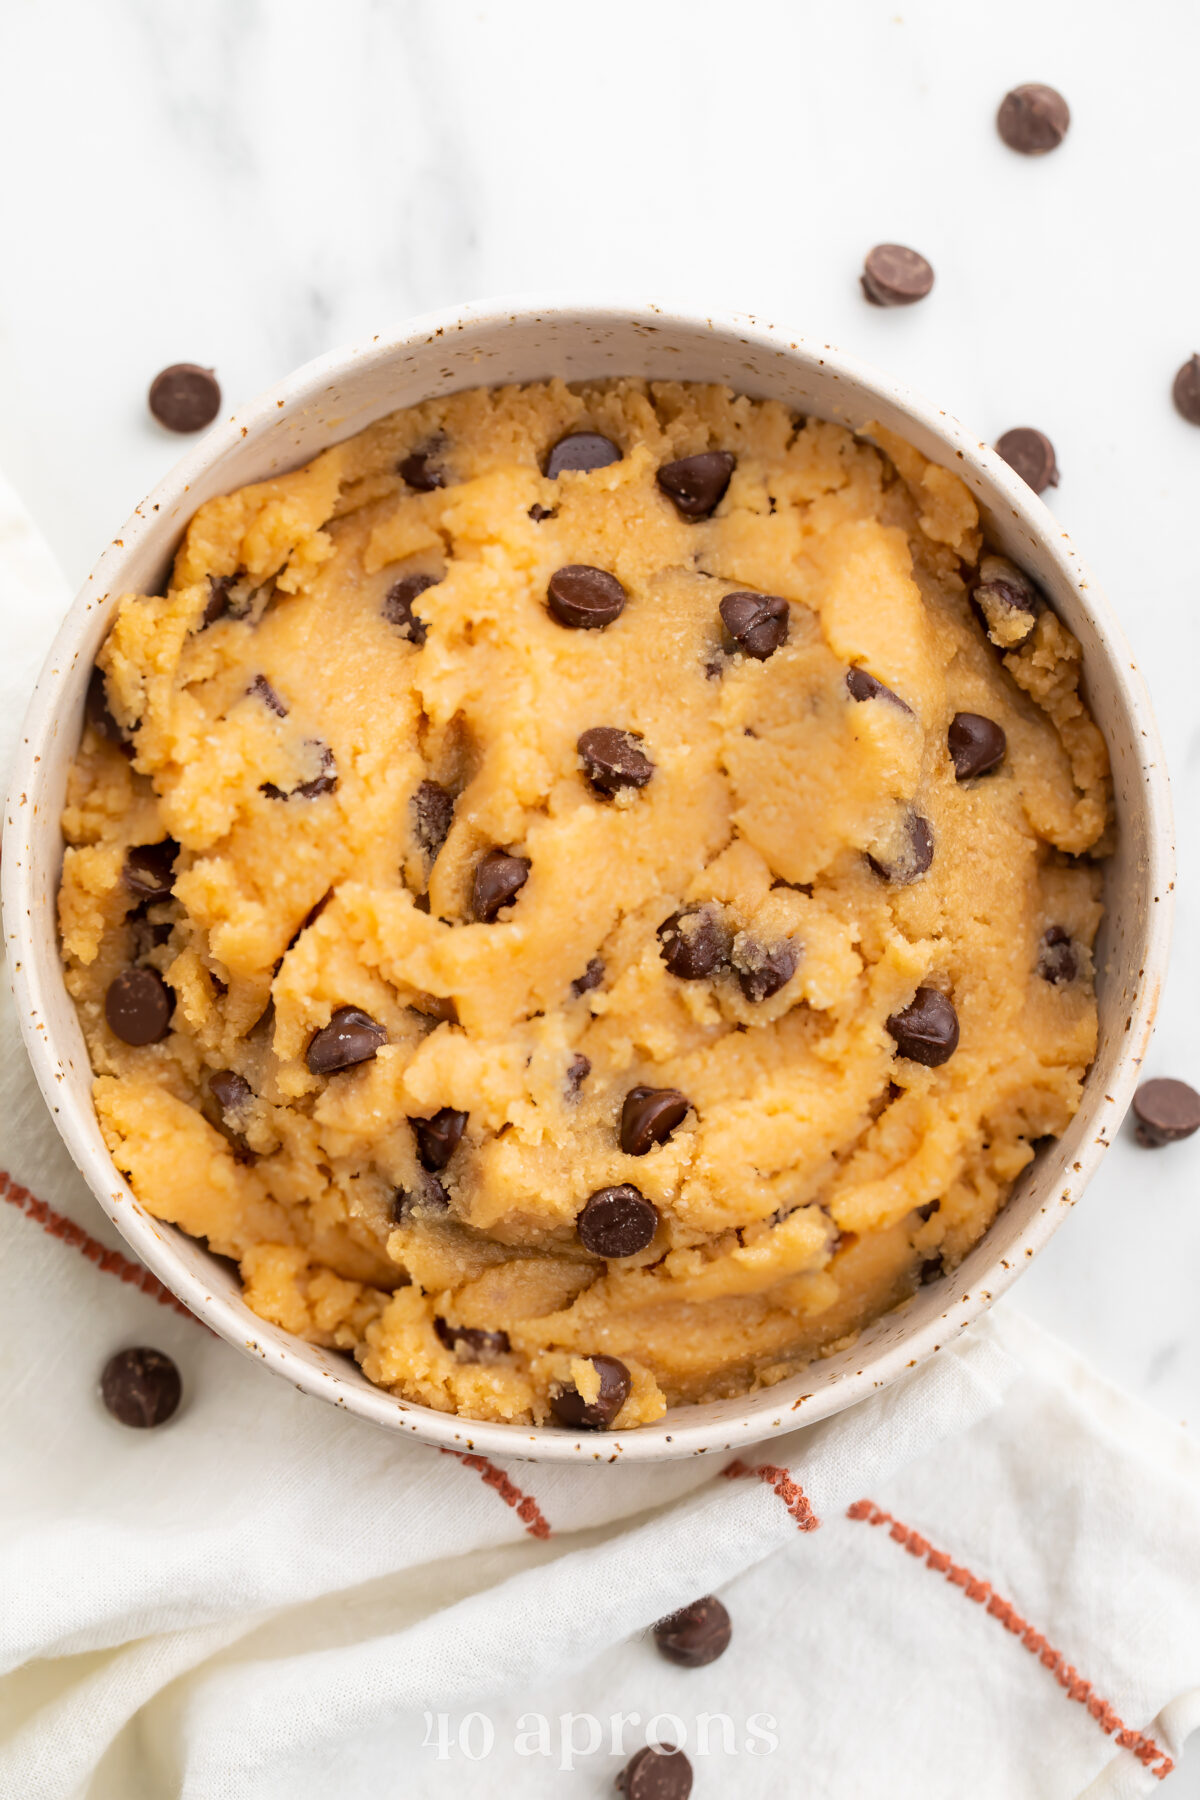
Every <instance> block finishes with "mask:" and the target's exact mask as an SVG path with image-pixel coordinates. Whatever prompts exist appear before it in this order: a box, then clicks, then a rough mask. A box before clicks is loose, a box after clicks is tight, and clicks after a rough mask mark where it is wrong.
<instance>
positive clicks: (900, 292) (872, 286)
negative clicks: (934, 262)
mask: <svg viewBox="0 0 1200 1800" xmlns="http://www.w3.org/2000/svg"><path fill="white" fill-rule="evenodd" d="M932 286H933V269H932V267H931V266H930V264H929V263H927V262H926V260H925V258H924V257H923V256H922V255H921V253H920V251H918V250H910V249H909V248H908V246H907V245H906V244H876V245H875V248H874V249H873V250H868V251H867V258H866V261H865V262H864V264H863V272H862V291H863V293H864V294H865V295H866V297H867V299H868V300H869V301H870V302H871V305H872V306H912V305H913V304H914V303H915V302H916V301H918V300H923V299H924V298H925V296H926V294H927V293H928V292H929V290H930V289H931V288H932Z"/></svg>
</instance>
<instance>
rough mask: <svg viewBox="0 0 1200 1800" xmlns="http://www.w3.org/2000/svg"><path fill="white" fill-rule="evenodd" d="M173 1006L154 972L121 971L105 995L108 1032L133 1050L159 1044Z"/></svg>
mask: <svg viewBox="0 0 1200 1800" xmlns="http://www.w3.org/2000/svg"><path fill="white" fill-rule="evenodd" d="M174 1006H175V999H174V995H173V994H172V993H171V990H170V988H169V987H168V986H167V984H166V982H165V981H164V980H163V978H162V976H161V975H160V974H159V972H158V970H157V969H143V968H133V969H124V970H123V971H122V972H121V974H120V975H118V976H117V977H116V979H115V980H114V981H110V982H109V984H108V992H107V993H106V994H105V996H104V1016H105V1018H106V1019H107V1020H108V1028H109V1030H110V1031H111V1032H112V1034H113V1036H114V1037H119V1038H120V1040H121V1042H122V1043H123V1044H132V1045H134V1046H135V1048H140V1047H141V1046H142V1045H143V1044H158V1043H161V1042H162V1040H163V1038H165V1037H166V1035H167V1031H168V1028H169V1026H170V1023H171V1013H172V1011H173V1009H174Z"/></svg>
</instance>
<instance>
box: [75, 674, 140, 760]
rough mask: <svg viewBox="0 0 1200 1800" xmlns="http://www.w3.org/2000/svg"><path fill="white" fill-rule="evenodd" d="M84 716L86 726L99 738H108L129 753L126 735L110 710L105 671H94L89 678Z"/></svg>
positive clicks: (111, 742)
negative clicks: (105, 684)
mask: <svg viewBox="0 0 1200 1800" xmlns="http://www.w3.org/2000/svg"><path fill="white" fill-rule="evenodd" d="M83 716H84V722H85V724H88V725H90V726H91V728H92V730H93V731H94V732H95V733H96V735H97V736H98V737H102V738H107V739H108V741H109V743H110V744H120V746H121V748H122V749H123V750H126V751H128V750H129V748H130V746H129V744H128V743H127V742H126V738H125V733H124V732H123V731H122V729H121V727H120V726H119V725H118V724H117V721H116V720H115V719H114V718H113V716H112V713H111V712H110V711H109V710H108V694H107V692H106V690H105V686H104V671H103V669H99V668H96V669H93V670H92V673H91V675H90V676H89V678H88V689H87V698H86V700H85V701H84V707H83Z"/></svg>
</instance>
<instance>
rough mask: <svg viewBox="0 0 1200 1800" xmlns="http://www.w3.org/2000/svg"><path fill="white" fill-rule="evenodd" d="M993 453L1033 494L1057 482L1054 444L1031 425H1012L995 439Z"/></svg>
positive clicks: (1043, 490) (1055, 485) (1043, 433)
mask: <svg viewBox="0 0 1200 1800" xmlns="http://www.w3.org/2000/svg"><path fill="white" fill-rule="evenodd" d="M996 454H997V455H998V456H1002V457H1003V458H1004V460H1005V462H1006V463H1007V464H1008V466H1009V468H1010V469H1015V470H1016V472H1017V474H1018V475H1019V476H1020V477H1021V480H1022V481H1024V482H1025V483H1026V484H1027V485H1028V486H1029V487H1031V488H1032V489H1033V491H1034V493H1035V494H1042V493H1045V491H1046V489H1047V488H1048V487H1057V486H1058V464H1057V463H1056V462H1055V460H1054V445H1053V444H1052V443H1051V442H1050V439H1049V438H1048V437H1047V436H1046V434H1045V432H1044V431H1035V430H1034V428H1033V426H1032V425H1016V426H1014V427H1013V429H1012V430H1011V431H1006V432H1005V433H1004V436H1003V437H1000V438H997V439H996Z"/></svg>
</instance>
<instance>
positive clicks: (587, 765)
mask: <svg viewBox="0 0 1200 1800" xmlns="http://www.w3.org/2000/svg"><path fill="white" fill-rule="evenodd" d="M575 748H576V750H577V751H578V752H579V759H580V761H581V762H582V764H583V772H584V774H585V775H586V776H587V778H588V781H589V782H590V783H591V785H592V786H593V787H594V788H595V789H596V792H597V793H599V794H605V795H609V796H611V795H613V794H616V793H619V792H620V790H621V789H622V788H644V787H645V785H646V783H647V782H648V781H649V779H650V777H651V776H652V775H653V773H654V764H653V763H652V762H651V761H650V758H649V757H648V756H647V755H646V753H645V751H644V750H643V749H641V747H640V733H639V732H635V731H622V730H621V728H620V727H619V726H617V725H592V726H590V727H589V729H588V730H587V731H585V732H584V733H583V734H582V736H581V737H580V739H579V742H578V743H577V744H576V746H575Z"/></svg>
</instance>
